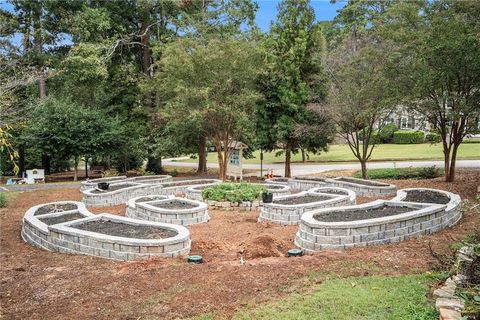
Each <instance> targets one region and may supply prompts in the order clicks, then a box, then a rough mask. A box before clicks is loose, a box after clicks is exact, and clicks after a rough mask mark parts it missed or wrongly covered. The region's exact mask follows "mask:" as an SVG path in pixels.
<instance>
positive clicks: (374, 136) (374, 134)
mask: <svg viewBox="0 0 480 320" xmlns="http://www.w3.org/2000/svg"><path fill="white" fill-rule="evenodd" d="M378 138H379V135H378V133H377V132H372V134H371V135H370V142H369V143H370V144H373V143H380V142H381V141H380V140H379V139H378ZM358 139H360V141H363V133H362V131H360V132H359V133H358Z"/></svg>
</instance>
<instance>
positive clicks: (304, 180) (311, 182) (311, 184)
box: [288, 176, 333, 191]
mask: <svg viewBox="0 0 480 320" xmlns="http://www.w3.org/2000/svg"><path fill="white" fill-rule="evenodd" d="M331 180H332V179H328V178H321V177H302V176H297V177H293V178H292V179H289V180H288V186H289V187H290V188H292V189H294V190H300V191H308V190H310V189H313V188H321V187H329V186H333V184H332V181H331Z"/></svg>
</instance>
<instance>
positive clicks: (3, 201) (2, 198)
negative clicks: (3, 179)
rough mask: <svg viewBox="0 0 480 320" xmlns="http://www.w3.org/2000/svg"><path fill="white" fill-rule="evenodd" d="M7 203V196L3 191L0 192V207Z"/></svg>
mask: <svg viewBox="0 0 480 320" xmlns="http://www.w3.org/2000/svg"><path fill="white" fill-rule="evenodd" d="M6 205H7V197H6V196H5V192H0V208H3V207H5V206H6Z"/></svg>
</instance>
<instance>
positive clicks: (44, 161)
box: [42, 153, 51, 175]
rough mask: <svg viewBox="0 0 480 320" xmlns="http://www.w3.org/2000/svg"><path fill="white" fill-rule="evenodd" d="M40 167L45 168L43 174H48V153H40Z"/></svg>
mask: <svg viewBox="0 0 480 320" xmlns="http://www.w3.org/2000/svg"><path fill="white" fill-rule="evenodd" d="M42 167H43V169H44V170H45V175H49V174H50V173H51V172H50V156H49V155H48V154H45V153H44V154H42Z"/></svg>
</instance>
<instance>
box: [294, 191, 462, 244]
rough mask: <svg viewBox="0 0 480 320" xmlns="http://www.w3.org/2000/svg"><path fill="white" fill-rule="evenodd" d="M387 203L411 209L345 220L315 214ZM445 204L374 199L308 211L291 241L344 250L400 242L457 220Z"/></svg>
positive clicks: (367, 207) (372, 206) (366, 207)
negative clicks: (355, 219)
mask: <svg viewBox="0 0 480 320" xmlns="http://www.w3.org/2000/svg"><path fill="white" fill-rule="evenodd" d="M384 204H389V205H393V206H408V207H410V208H412V211H410V212H406V213H403V214H398V215H393V216H389V217H382V218H376V219H365V220H357V221H346V222H342V221H339V222H322V221H318V220H316V219H314V216H315V215H318V214H320V213H322V212H329V211H344V212H345V211H353V212H355V210H358V209H369V208H375V207H380V206H383V205H384ZM445 208H446V206H445V205H438V204H421V203H413V202H398V201H385V200H377V201H373V202H370V203H365V204H361V205H356V206H350V207H340V208H329V209H320V210H315V211H310V212H307V213H305V214H304V215H302V217H301V219H300V223H299V228H298V232H297V234H296V237H295V244H296V245H297V246H299V247H301V248H303V249H305V250H306V251H310V252H311V251H319V250H323V249H345V248H350V247H357V246H369V245H378V244H386V243H390V242H397V241H403V240H407V239H411V238H415V237H420V236H423V235H427V234H430V233H433V232H436V231H439V230H441V229H443V228H445V227H448V226H450V225H452V224H453V223H455V222H456V221H458V220H459V216H458V215H457V214H455V213H453V212H450V213H447V212H446V211H445Z"/></svg>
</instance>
